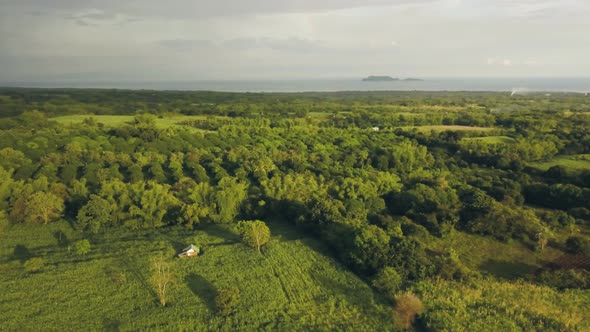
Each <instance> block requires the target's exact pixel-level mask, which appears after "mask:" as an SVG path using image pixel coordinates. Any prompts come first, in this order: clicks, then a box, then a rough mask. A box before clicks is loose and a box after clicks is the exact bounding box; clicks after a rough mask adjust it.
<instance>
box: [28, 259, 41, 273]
mask: <svg viewBox="0 0 590 332" xmlns="http://www.w3.org/2000/svg"><path fill="white" fill-rule="evenodd" d="M44 263H45V262H44V261H43V258H41V257H33V258H31V259H29V260H27V261H26V262H25V264H24V268H25V271H27V272H28V273H35V272H39V271H41V269H42V268H43V265H44Z"/></svg>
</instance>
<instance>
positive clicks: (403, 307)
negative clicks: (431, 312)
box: [393, 293, 424, 329]
mask: <svg viewBox="0 0 590 332" xmlns="http://www.w3.org/2000/svg"><path fill="white" fill-rule="evenodd" d="M393 310H394V320H395V322H396V323H397V325H398V326H399V327H400V328H402V329H408V328H410V327H411V326H412V324H413V323H414V320H415V319H416V316H418V315H420V314H421V313H422V312H423V311H424V305H423V304H422V301H421V300H420V299H419V298H418V297H417V296H416V295H415V294H414V293H405V294H403V295H400V296H398V297H396V298H395V308H394V309H393Z"/></svg>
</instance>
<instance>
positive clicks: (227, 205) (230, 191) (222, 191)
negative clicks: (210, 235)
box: [212, 177, 247, 223]
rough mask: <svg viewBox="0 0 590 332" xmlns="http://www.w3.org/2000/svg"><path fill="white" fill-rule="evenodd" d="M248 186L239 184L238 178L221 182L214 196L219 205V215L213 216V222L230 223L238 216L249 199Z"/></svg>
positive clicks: (230, 178) (226, 178) (224, 179)
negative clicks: (239, 210) (241, 207)
mask: <svg viewBox="0 0 590 332" xmlns="http://www.w3.org/2000/svg"><path fill="white" fill-rule="evenodd" d="M246 189H247V186H246V184H245V183H243V182H238V180H237V179H236V178H233V177H225V178H223V179H221V181H219V184H218V185H217V190H216V192H215V194H214V197H215V203H216V205H217V211H216V212H217V213H216V214H215V215H213V216H212V219H213V221H215V222H218V223H229V222H232V221H233V220H234V218H235V217H236V215H237V214H238V209H239V208H240V205H242V202H243V201H244V200H245V199H246V197H247V191H246Z"/></svg>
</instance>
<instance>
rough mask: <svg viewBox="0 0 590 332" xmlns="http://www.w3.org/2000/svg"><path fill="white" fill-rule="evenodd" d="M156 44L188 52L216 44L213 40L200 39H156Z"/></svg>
mask: <svg viewBox="0 0 590 332" xmlns="http://www.w3.org/2000/svg"><path fill="white" fill-rule="evenodd" d="M156 44H158V45H160V46H162V47H164V48H168V49H172V50H175V51H180V52H189V51H194V50H198V49H202V48H209V47H215V46H216V44H215V43H214V42H212V41H210V40H202V39H164V40H160V41H158V42H157V43H156Z"/></svg>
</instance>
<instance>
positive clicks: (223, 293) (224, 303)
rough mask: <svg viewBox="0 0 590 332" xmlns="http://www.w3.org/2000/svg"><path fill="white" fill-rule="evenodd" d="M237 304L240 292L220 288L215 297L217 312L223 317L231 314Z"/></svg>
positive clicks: (231, 288)
mask: <svg viewBox="0 0 590 332" xmlns="http://www.w3.org/2000/svg"><path fill="white" fill-rule="evenodd" d="M238 303H240V290H239V289H238V288H236V287H230V288H222V289H220V290H219V291H218V292H217V296H216V297H215V307H216V308H217V312H219V314H220V315H222V316H224V317H227V316H229V315H231V314H233V313H234V312H235V310H236V307H237V305H238Z"/></svg>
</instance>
